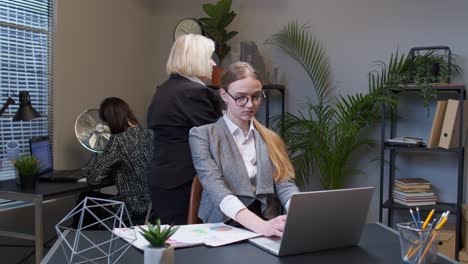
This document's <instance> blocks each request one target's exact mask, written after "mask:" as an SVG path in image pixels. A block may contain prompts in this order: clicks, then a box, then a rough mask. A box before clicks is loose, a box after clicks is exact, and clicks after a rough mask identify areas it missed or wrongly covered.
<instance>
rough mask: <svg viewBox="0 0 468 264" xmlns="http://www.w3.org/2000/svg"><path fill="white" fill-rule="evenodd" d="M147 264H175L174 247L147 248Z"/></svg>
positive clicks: (145, 253)
mask: <svg viewBox="0 0 468 264" xmlns="http://www.w3.org/2000/svg"><path fill="white" fill-rule="evenodd" d="M144 263H145V264H173V263H174V247H171V246H163V247H152V246H147V247H145V249H144Z"/></svg>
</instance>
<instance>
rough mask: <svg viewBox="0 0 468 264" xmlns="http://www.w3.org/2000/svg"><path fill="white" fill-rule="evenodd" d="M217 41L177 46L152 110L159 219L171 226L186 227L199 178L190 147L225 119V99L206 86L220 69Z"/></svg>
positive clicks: (189, 40) (153, 183)
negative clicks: (196, 131)
mask: <svg viewBox="0 0 468 264" xmlns="http://www.w3.org/2000/svg"><path fill="white" fill-rule="evenodd" d="M213 51H214V43H213V41H212V40H210V39H208V38H205V37H203V36H201V35H193V34H188V35H184V36H181V37H179V38H178V39H177V40H176V41H175V42H174V45H173V46H172V49H171V52H170V55H169V59H168V61H167V65H166V69H167V72H168V73H169V74H170V77H169V79H168V80H167V81H165V82H164V83H163V84H161V85H160V86H159V87H158V89H157V90H156V93H155V95H154V97H153V100H152V102H151V105H150V107H149V109H148V120H147V121H148V127H149V128H151V129H153V131H154V132H155V141H154V156H153V160H152V163H151V166H150V174H149V175H150V189H151V197H152V207H153V213H154V215H155V216H156V217H157V218H161V222H162V223H165V224H186V222H187V212H188V205H189V197H190V187H191V184H192V181H193V177H194V176H195V174H196V172H195V169H194V167H193V163H192V157H191V154H190V147H189V143H188V133H189V130H190V129H191V128H192V127H194V126H201V125H204V124H208V123H212V122H215V121H216V120H217V119H218V118H219V117H220V116H221V108H220V104H219V99H218V98H219V97H218V96H217V94H215V92H214V91H213V90H211V89H210V88H208V87H207V86H206V85H205V84H204V81H207V80H209V79H210V78H211V73H212V67H213V65H215V63H214V62H213V60H212V59H211V56H212V54H213Z"/></svg>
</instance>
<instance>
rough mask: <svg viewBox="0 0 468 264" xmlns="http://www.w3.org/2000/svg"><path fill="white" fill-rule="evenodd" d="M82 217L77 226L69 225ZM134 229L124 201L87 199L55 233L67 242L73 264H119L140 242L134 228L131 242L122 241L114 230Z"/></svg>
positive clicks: (66, 250) (67, 216) (66, 246)
mask: <svg viewBox="0 0 468 264" xmlns="http://www.w3.org/2000/svg"><path fill="white" fill-rule="evenodd" d="M78 217H79V220H78V221H77V222H78V224H77V226H76V227H69V226H67V225H66V224H67V223H69V220H73V218H75V219H78ZM126 223H128V224H129V225H128V226H127V225H126ZM131 226H132V221H131V219H130V216H129V213H128V211H127V208H126V207H125V203H124V202H120V201H114V200H107V199H101V198H93V197H86V198H85V199H84V200H83V201H82V202H81V203H79V204H78V205H77V206H76V207H75V208H73V210H71V212H70V213H68V214H67V215H66V216H65V217H64V218H63V219H62V220H60V222H58V224H57V225H56V226H55V231H56V232H57V236H58V238H59V239H61V240H62V241H63V242H62V243H60V244H61V245H62V249H63V252H64V255H65V257H66V259H67V261H68V263H69V264H72V263H73V264H78V263H85V262H86V263H90V262H91V263H108V264H111V263H116V262H117V261H118V260H119V259H120V258H121V257H122V255H123V254H124V253H125V252H126V251H127V250H128V249H129V248H130V247H131V246H132V244H133V242H134V241H135V240H136V239H137V237H136V234H135V230H133V229H130V230H131V231H132V232H130V234H133V235H130V236H129V241H125V240H123V239H121V238H120V237H118V236H117V235H115V234H114V232H112V230H113V229H114V228H130V227H131ZM95 229H100V230H101V231H94V230H95ZM91 230H93V231H91ZM97 234H99V235H97ZM98 261H99V262H98Z"/></svg>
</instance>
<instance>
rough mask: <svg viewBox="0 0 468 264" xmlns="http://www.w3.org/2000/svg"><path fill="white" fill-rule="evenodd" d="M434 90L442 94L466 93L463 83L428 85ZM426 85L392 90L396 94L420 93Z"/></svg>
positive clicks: (413, 85)
mask: <svg viewBox="0 0 468 264" xmlns="http://www.w3.org/2000/svg"><path fill="white" fill-rule="evenodd" d="M428 86H430V87H431V88H432V89H434V90H436V91H440V92H463V91H465V85H464V84H461V83H458V84H456V83H454V84H452V83H437V84H430V85H428ZM424 87H427V86H424V85H417V84H406V85H399V86H398V88H391V89H390V90H391V91H392V92H394V93H399V92H418V91H421V90H422V89H423V88H424Z"/></svg>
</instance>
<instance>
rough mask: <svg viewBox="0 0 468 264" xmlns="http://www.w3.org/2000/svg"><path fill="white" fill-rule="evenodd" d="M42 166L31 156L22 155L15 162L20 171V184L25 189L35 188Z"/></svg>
mask: <svg viewBox="0 0 468 264" xmlns="http://www.w3.org/2000/svg"><path fill="white" fill-rule="evenodd" d="M40 165H41V163H40V161H39V160H38V159H36V157H34V156H31V155H21V156H20V157H19V158H18V159H17V160H15V161H14V166H15V168H16V169H17V170H18V174H19V177H20V184H21V186H22V187H23V188H26V189H32V188H34V186H35V185H36V181H37V176H38V175H39V171H40V167H41V166H40Z"/></svg>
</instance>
